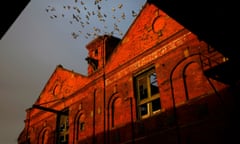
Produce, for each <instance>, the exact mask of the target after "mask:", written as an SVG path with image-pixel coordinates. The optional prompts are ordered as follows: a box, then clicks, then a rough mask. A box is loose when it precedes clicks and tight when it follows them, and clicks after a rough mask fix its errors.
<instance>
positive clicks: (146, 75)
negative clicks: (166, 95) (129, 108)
mask: <svg viewBox="0 0 240 144" xmlns="http://www.w3.org/2000/svg"><path fill="white" fill-rule="evenodd" d="M153 73H155V74H156V82H157V87H158V92H157V93H155V94H154V95H151V80H150V76H151V75H152V74H153ZM145 78H146V85H145V86H146V88H145V89H147V97H146V98H145V97H144V98H143V99H141V97H140V82H139V81H140V80H141V79H145ZM134 88H135V98H136V110H137V117H138V119H140V120H141V119H145V118H148V117H151V116H153V115H155V114H157V113H159V112H160V111H161V109H162V107H161V102H160V91H159V84H158V80H157V73H156V70H155V67H154V66H152V67H150V68H148V69H144V70H142V71H140V72H138V73H137V74H135V75H134ZM157 99H158V100H159V109H157V110H155V111H153V101H154V100H157ZM145 104H146V107H147V110H146V112H147V113H146V114H142V112H141V106H143V105H145Z"/></svg>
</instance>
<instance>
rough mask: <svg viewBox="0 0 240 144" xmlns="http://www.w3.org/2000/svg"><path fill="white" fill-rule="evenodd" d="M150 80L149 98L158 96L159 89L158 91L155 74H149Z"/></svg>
mask: <svg viewBox="0 0 240 144" xmlns="http://www.w3.org/2000/svg"><path fill="white" fill-rule="evenodd" d="M149 79H150V86H151V96H153V95H155V94H158V93H159V89H158V83H157V75H156V73H155V72H153V73H151V75H150V76H149Z"/></svg>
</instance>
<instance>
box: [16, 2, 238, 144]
mask: <svg viewBox="0 0 240 144" xmlns="http://www.w3.org/2000/svg"><path fill="white" fill-rule="evenodd" d="M86 48H87V49H88V52H89V53H88V56H87V58H86V60H87V62H88V75H87V76H85V75H82V74H79V73H76V72H74V71H71V70H68V69H65V68H63V67H62V66H61V65H59V66H57V67H56V69H55V71H54V72H53V74H52V76H51V77H50V78H49V80H48V82H47V83H46V85H45V87H44V89H43V90H42V92H41V94H40V96H39V98H38V99H37V100H36V102H35V103H34V104H33V106H32V107H31V108H29V109H27V110H26V113H27V114H26V120H25V127H24V129H23V131H22V132H21V134H20V135H19V138H18V143H19V144H23V143H27V142H28V143H32V144H70V143H71V144H90V143H92V144H95V143H96V144H117V143H124V144H130V143H136V144H148V143H164V144H203V143H211V144H212V143H218V144H220V143H229V142H230V143H231V142H233V141H236V140H237V138H236V135H237V134H235V133H234V131H235V130H238V127H239V124H238V119H237V117H236V113H238V112H239V111H238V110H237V107H236V106H237V104H238V103H239V98H238V97H237V96H238V91H239V84H238V80H237V79H228V78H226V76H224V75H221V73H219V71H221V72H222V70H221V68H222V67H225V68H226V67H227V66H228V64H229V61H231V60H229V59H228V58H227V57H225V56H224V55H223V54H222V53H220V52H218V51H217V50H215V49H214V48H213V47H211V46H210V45H208V44H207V43H206V42H204V41H201V40H199V39H198V37H197V36H196V35H195V34H193V33H192V32H190V31H189V30H188V29H186V28H185V27H183V26H182V25H181V24H179V23H178V22H177V21H175V20H174V19H172V18H171V17H170V16H168V15H167V14H166V13H164V12H163V11H162V10H160V9H159V8H158V7H156V6H155V5H154V4H150V3H148V2H147V3H146V4H145V5H144V7H143V9H142V11H141V12H140V13H139V15H138V17H137V18H136V19H135V21H134V22H133V24H132V25H131V27H130V28H129V30H128V31H127V33H126V34H125V36H124V37H123V38H122V39H121V40H120V39H118V38H116V37H113V36H107V35H103V36H99V37H98V38H96V39H95V40H93V41H92V42H90V43H89V44H88V45H87V46H86ZM238 141H239V140H238Z"/></svg>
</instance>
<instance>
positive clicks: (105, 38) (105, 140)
mask: <svg viewBox="0 0 240 144" xmlns="http://www.w3.org/2000/svg"><path fill="white" fill-rule="evenodd" d="M106 41H107V36H105V35H104V36H103V50H102V53H103V54H102V61H103V117H104V118H103V120H104V122H103V127H104V132H103V136H104V144H106V143H107V135H106V82H105V80H106V77H105V55H106Z"/></svg>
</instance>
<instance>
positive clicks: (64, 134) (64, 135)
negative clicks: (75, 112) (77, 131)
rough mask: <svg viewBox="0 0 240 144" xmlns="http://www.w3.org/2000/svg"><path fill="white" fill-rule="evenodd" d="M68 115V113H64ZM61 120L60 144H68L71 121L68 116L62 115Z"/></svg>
mask: <svg viewBox="0 0 240 144" xmlns="http://www.w3.org/2000/svg"><path fill="white" fill-rule="evenodd" d="M64 113H68V111H64ZM59 116H60V120H59V143H60V144H67V143H68V134H69V119H68V114H61V115H59Z"/></svg>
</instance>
